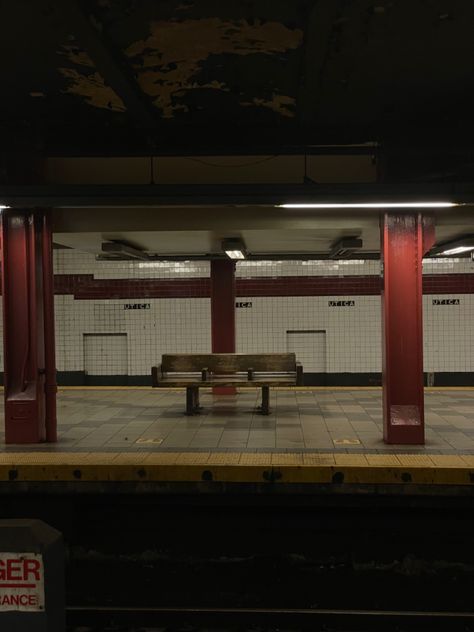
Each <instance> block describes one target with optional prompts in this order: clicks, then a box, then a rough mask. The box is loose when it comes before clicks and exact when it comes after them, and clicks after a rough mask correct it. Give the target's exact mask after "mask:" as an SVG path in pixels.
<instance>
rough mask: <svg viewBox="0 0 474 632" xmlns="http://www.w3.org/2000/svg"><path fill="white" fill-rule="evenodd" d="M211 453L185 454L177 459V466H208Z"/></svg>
mask: <svg viewBox="0 0 474 632" xmlns="http://www.w3.org/2000/svg"><path fill="white" fill-rule="evenodd" d="M210 456H211V453H210V452H183V453H182V454H180V455H179V457H178V458H177V459H176V465H206V463H207V461H208V459H209V457H210Z"/></svg>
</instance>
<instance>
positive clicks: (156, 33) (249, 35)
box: [59, 18, 303, 118]
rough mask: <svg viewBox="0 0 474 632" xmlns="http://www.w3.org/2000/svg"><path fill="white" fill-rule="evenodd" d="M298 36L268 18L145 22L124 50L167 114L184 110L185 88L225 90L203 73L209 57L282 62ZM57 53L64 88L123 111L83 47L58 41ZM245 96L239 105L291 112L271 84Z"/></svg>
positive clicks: (288, 99) (288, 98) (287, 99)
mask: <svg viewBox="0 0 474 632" xmlns="http://www.w3.org/2000/svg"><path fill="white" fill-rule="evenodd" d="M302 38H303V31H302V30H301V29H297V28H293V29H291V28H288V27H286V26H285V25H284V24H282V23H280V22H274V21H271V22H262V21H259V20H256V21H255V22H254V23H252V24H249V23H248V22H247V21H246V20H234V21H231V20H221V19H219V18H208V19H203V20H194V19H193V20H183V21H177V20H173V21H156V22H152V23H151V24H150V26H149V35H148V36H147V37H146V38H145V39H141V40H138V41H136V42H133V43H132V44H130V45H129V46H128V47H127V49H126V50H125V51H124V53H125V55H126V56H127V57H128V58H129V59H130V61H131V63H132V64H133V68H134V71H135V74H136V77H137V81H138V84H139V86H140V88H141V89H142V90H143V92H144V93H145V94H147V95H148V96H150V97H151V98H152V100H153V104H154V105H155V106H156V107H157V108H158V109H159V110H160V111H161V115H162V117H163V118H173V117H174V116H175V115H176V113H178V112H189V110H190V108H189V105H187V103H186V102H185V97H186V95H187V93H188V92H189V91H192V90H212V91H222V92H230V88H229V86H228V85H227V83H226V82H225V81H222V80H220V79H218V78H209V74H210V71H209V69H208V68H207V69H206V68H205V64H206V62H207V61H208V60H209V59H210V58H211V57H212V56H215V57H216V56H218V57H219V58H220V59H219V61H220V67H221V68H224V69H225V67H226V66H231V65H232V57H233V56H246V55H255V56H261V55H268V56H277V57H278V59H279V60H280V61H281V62H284V54H285V53H286V52H287V51H289V50H294V49H296V48H298V47H299V46H300V45H301V42H302ZM59 53H60V54H61V55H64V56H65V57H66V58H67V59H68V60H69V62H70V63H71V65H72V66H74V67H72V68H71V67H64V66H60V67H59V72H60V73H61V74H62V76H63V77H65V78H66V79H67V87H66V88H65V89H64V90H65V92H67V93H69V94H74V95H77V96H79V97H82V98H84V99H85V101H86V102H87V103H88V104H89V105H92V106H94V107H98V108H104V109H111V110H114V111H124V110H125V105H124V103H123V101H122V100H121V99H120V97H119V96H118V95H117V94H115V93H114V91H113V90H112V89H111V88H110V86H108V85H107V84H106V83H105V81H104V78H103V77H101V75H100V74H99V73H98V72H94V62H93V61H92V59H91V58H90V57H89V56H88V54H87V53H86V52H85V51H83V50H81V49H80V48H78V47H75V46H70V45H68V46H66V45H64V46H62V48H61V50H60V51H59ZM203 75H204V76H206V79H203ZM248 96H249V95H245V96H244V93H243V92H242V93H241V94H240V95H238V102H239V104H240V105H242V106H253V107H263V108H269V109H270V110H272V111H273V112H276V113H277V114H280V115H282V116H286V117H293V116H295V109H294V105H295V96H294V95H287V94H281V93H279V92H278V88H277V87H275V91H272V92H270V94H255V95H252V96H251V97H250V99H249V98H248ZM242 97H243V98H242Z"/></svg>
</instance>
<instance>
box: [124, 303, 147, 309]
mask: <svg viewBox="0 0 474 632" xmlns="http://www.w3.org/2000/svg"><path fill="white" fill-rule="evenodd" d="M123 308H124V309H151V303H125V305H124V306H123Z"/></svg>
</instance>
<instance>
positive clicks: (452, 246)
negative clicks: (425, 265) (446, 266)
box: [430, 235, 474, 257]
mask: <svg viewBox="0 0 474 632" xmlns="http://www.w3.org/2000/svg"><path fill="white" fill-rule="evenodd" d="M473 250H474V235H464V236H462V237H458V238H457V239H451V240H450V241H445V242H444V243H443V244H439V245H436V246H434V248H432V249H431V250H430V255H431V256H433V255H434V256H438V255H441V256H444V257H450V256H453V255H462V254H464V253H466V252H471V251H473Z"/></svg>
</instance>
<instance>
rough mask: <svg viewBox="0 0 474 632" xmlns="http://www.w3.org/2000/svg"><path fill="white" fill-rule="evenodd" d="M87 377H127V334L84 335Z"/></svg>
mask: <svg viewBox="0 0 474 632" xmlns="http://www.w3.org/2000/svg"><path fill="white" fill-rule="evenodd" d="M83 344H84V371H85V372H86V374H87V375H127V374H128V348H127V334H84V337H83Z"/></svg>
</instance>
